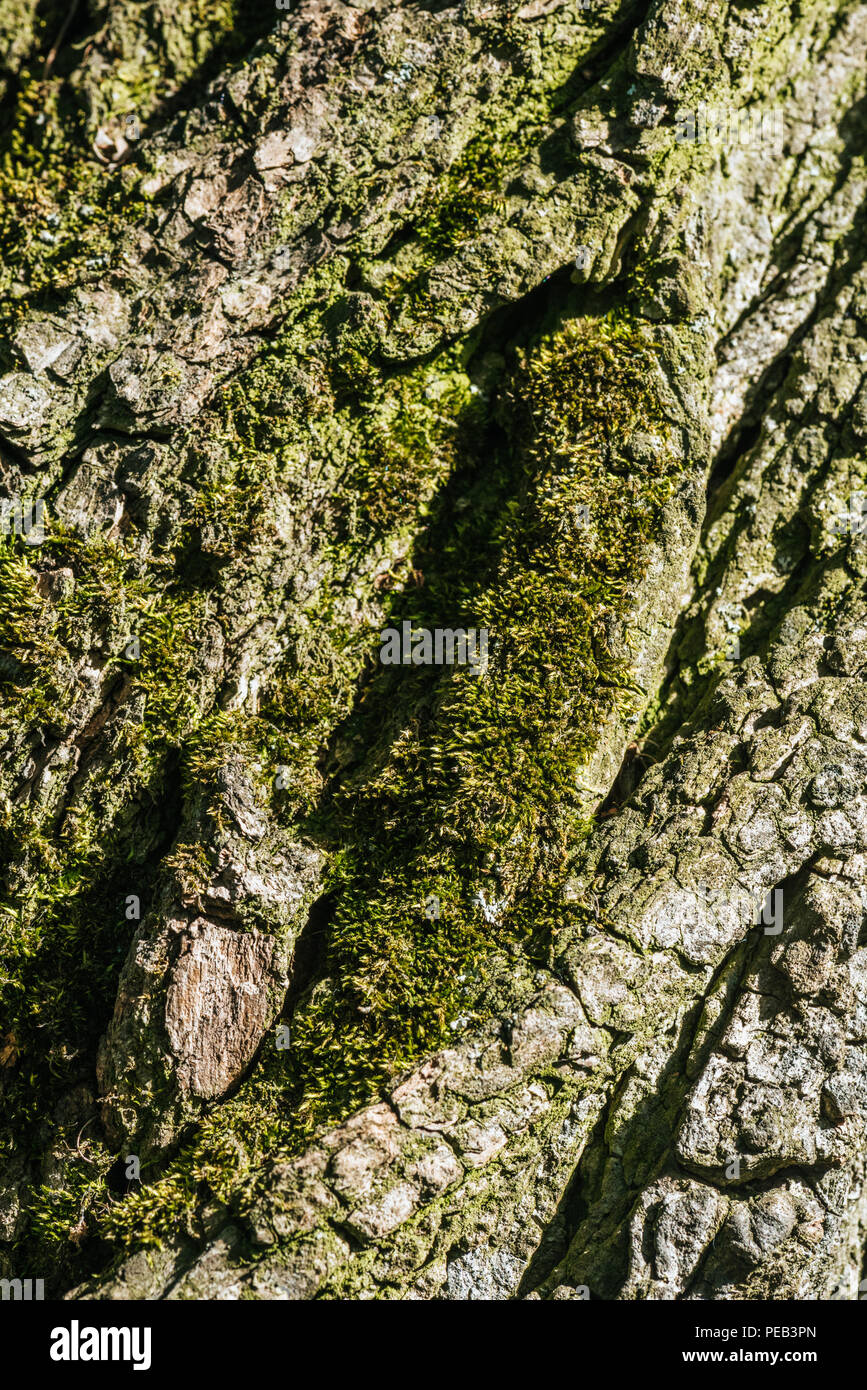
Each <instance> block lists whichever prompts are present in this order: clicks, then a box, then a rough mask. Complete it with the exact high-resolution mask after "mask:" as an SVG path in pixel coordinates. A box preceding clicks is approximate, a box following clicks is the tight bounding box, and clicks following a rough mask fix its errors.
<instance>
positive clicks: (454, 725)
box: [107, 321, 676, 1244]
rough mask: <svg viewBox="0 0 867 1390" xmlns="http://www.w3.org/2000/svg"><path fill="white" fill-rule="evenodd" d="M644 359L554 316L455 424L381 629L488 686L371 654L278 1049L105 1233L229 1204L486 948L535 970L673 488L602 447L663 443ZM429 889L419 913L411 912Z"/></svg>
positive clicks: (475, 974)
mask: <svg viewBox="0 0 867 1390" xmlns="http://www.w3.org/2000/svg"><path fill="white" fill-rule="evenodd" d="M653 351H654V350H653V347H652V344H651V343H650V342H649V340H647V339H646V338H645V337H644V336H643V334H642V333H641V332H640V331H639V330H637V329H634V328H632V327H631V326H629V324H628V323H624V322H621V323H616V322H610V321H602V322H590V323H588V322H580V321H579V322H571V323H567V324H566V325H565V326H564V327H562V328H561V329H560V330H559V331H557V332H556V333H554V334H553V335H551V336H550V337H548V338H545V339H543V340H542V341H540V342H539V343H537V344H536V345H535V347H533V348H532V349H531V350H530V351H528V352H527V353H526V354H524V355H523V356H522V357H521V358H520V360H517V361H516V362H515V363H514V366H513V367H512V369H511V370H510V371H509V372H508V374H507V376H506V379H505V380H504V382H503V383H502V388H501V390H500V392H499V398H498V400H497V401H495V402H492V403H488V411H487V420H488V426H487V429H486V430H485V431H484V432H482V430H481V422H480V421H479V420H475V421H474V422H473V428H472V431H471V432H470V434H469V436H466V437H464V438H463V439H462V449H466V452H465V453H464V452H462V453H461V458H462V459H463V462H462V463H459V465H458V467H457V470H456V471H455V473H454V475H453V476H452V477H451V480H450V482H449V483H448V485H447V486H446V487H445V488H444V490H443V492H442V494H441V495H440V496H439V497H438V498H437V499H436V501H435V502H434V503H432V504H431V505H430V506H429V515H430V522H429V527H428V529H427V531H426V532H425V533H424V534H423V537H422V539H421V541H420V542H419V543H418V545H417V547H416V550H415V552H414V554H413V557H412V567H413V571H414V573H415V574H416V579H417V580H418V578H419V577H423V581H424V582H423V584H421V586H420V587H419V586H418V583H416V586H415V587H412V588H411V589H409V590H407V591H406V592H404V593H403V594H402V595H396V596H395V597H394V598H393V599H392V601H391V605H390V606H391V614H390V621H392V622H394V623H399V622H400V621H402V620H403V619H409V620H410V621H411V622H412V623H413V625H414V626H417V627H427V628H429V629H432V628H434V627H437V626H442V627H452V628H456V627H459V626H460V627H465V628H466V627H468V626H475V627H479V626H484V627H487V628H488V629H489V633H490V650H491V667H490V669H489V671H488V674H487V675H486V676H476V675H473V674H471V673H470V672H469V671H468V670H465V669H459V668H455V669H451V670H448V671H441V670H438V669H437V668H427V667H410V668H400V669H398V670H396V671H394V670H392V669H391V668H384V667H382V666H381V665H379V664H378V662H377V661H376V659H375V655H374V656H373V660H372V663H371V666H370V668H369V670H368V675H367V678H366V679H365V681H364V683H363V685H362V687H361V691H360V694H359V696H358V698H357V700H356V704H355V708H354V710H353V712H352V714H351V716H350V718H349V719H348V720H347V721H346V722H345V724H344V725H343V727H342V729H341V735H340V746H341V748H342V750H343V751H342V753H341V756H340V759H339V763H338V765H337V766H338V768H339V771H337V777H336V780H335V781H334V782H333V783H332V784H331V788H330V790H327V792H326V795H325V797H324V799H323V800H322V803H321V806H320V808H319V810H318V811H317V812H316V814H315V815H314V816H313V817H312V818H311V820H310V821H309V823H308V829H309V830H310V831H312V832H313V833H314V834H316V835H317V836H318V837H319V838H320V839H321V840H323V841H325V842H326V843H331V844H332V845H333V846H334V847H335V852H334V854H333V858H332V864H331V869H330V874H329V879H328V890H329V894H330V895H331V899H332V901H333V904H334V906H333V915H332V918H331V921H330V923H329V925H328V929H327V937H326V940H327V946H326V959H325V962H324V965H323V975H324V976H325V979H324V980H323V981H322V982H321V983H320V984H319V985H317V986H316V987H315V988H314V989H313V990H312V991H311V992H310V994H309V995H308V996H307V997H306V998H305V999H304V1000H302V1001H301V1002H300V1004H299V1005H298V1007H297V1008H296V1009H295V1012H294V1014H293V1018H292V1023H291V1036H292V1043H291V1047H290V1048H289V1049H288V1050H287V1051H282V1052H281V1051H278V1050H277V1049H276V1047H274V1046H271V1045H266V1048H265V1050H264V1053H263V1056H262V1059H261V1061H260V1063H259V1064H258V1065H257V1067H256V1068H255V1069H254V1072H253V1074H252V1075H251V1076H250V1078H249V1079H248V1080H247V1081H246V1082H245V1083H244V1084H243V1086H242V1087H241V1089H240V1091H239V1092H238V1094H237V1095H236V1096H235V1097H233V1098H232V1099H231V1100H229V1101H227V1102H225V1103H224V1104H223V1105H221V1106H220V1107H219V1109H218V1110H217V1111H215V1112H214V1113H213V1114H211V1115H209V1116H208V1117H207V1118H205V1119H204V1121H203V1123H202V1125H201V1127H200V1129H199V1132H198V1134H197V1135H196V1137H195V1139H194V1140H193V1142H192V1144H191V1146H190V1147H188V1148H187V1149H186V1150H185V1151H184V1152H183V1153H182V1154H180V1155H179V1156H178V1158H177V1159H176V1160H175V1161H174V1162H173V1163H172V1164H171V1165H170V1167H169V1170H168V1172H167V1174H166V1175H165V1177H164V1178H163V1179H161V1180H160V1181H159V1182H157V1183H155V1184H154V1185H153V1186H151V1187H150V1188H148V1189H146V1190H145V1191H143V1192H142V1193H141V1194H138V1195H136V1196H135V1197H133V1198H131V1199H130V1200H128V1201H127V1202H125V1203H124V1204H122V1205H121V1206H118V1207H117V1208H115V1209H114V1211H113V1212H112V1214H111V1219H110V1222H109V1225H108V1228H107V1229H108V1230H109V1232H110V1234H111V1235H112V1236H114V1237H116V1238H119V1239H120V1240H121V1241H122V1242H130V1243H133V1244H135V1243H136V1242H137V1241H139V1240H140V1239H141V1238H142V1232H145V1233H146V1235H145V1238H146V1239H147V1240H155V1239H158V1238H159V1237H160V1234H161V1233H163V1234H165V1233H167V1232H168V1230H169V1229H170V1227H171V1225H172V1224H173V1223H174V1222H175V1221H176V1220H177V1219H178V1212H179V1211H180V1210H182V1209H185V1210H186V1220H188V1221H191V1222H194V1220H195V1217H194V1209H193V1208H194V1204H195V1201H196V1199H197V1196H199V1195H200V1193H201V1189H200V1187H199V1184H200V1183H201V1182H205V1183H206V1184H207V1190H209V1191H210V1192H211V1193H212V1194H213V1195H214V1196H216V1197H217V1198H218V1199H219V1200H220V1201H222V1202H225V1203H227V1204H229V1203H234V1202H237V1201H239V1200H243V1199H242V1195H241V1194H242V1193H243V1191H244V1189H245V1188H246V1187H248V1186H249V1185H250V1184H251V1183H253V1182H254V1181H255V1174H256V1170H257V1167H258V1166H259V1165H260V1163H261V1162H262V1160H263V1159H264V1157H266V1156H267V1155H269V1154H273V1153H274V1152H275V1151H285V1150H292V1149H295V1148H297V1147H298V1146H299V1145H301V1144H303V1143H304V1141H305V1140H306V1139H308V1138H309V1136H310V1135H311V1134H312V1133H313V1132H314V1131H315V1130H316V1129H318V1128H320V1127H321V1126H322V1125H325V1124H328V1123H331V1122H333V1121H335V1120H337V1119H339V1118H340V1117H341V1116H343V1115H345V1114H346V1113H348V1112H350V1111H351V1110H353V1109H355V1108H356V1107H357V1106H358V1105H360V1104H363V1103H364V1102H365V1101H368V1100H370V1099H371V1098H373V1097H374V1096H375V1095H377V1094H378V1092H379V1090H380V1088H381V1086H382V1084H383V1083H384V1081H385V1080H386V1078H387V1077H388V1076H389V1075H391V1074H393V1073H394V1072H395V1071H396V1070H398V1069H400V1068H402V1067H405V1066H406V1065H408V1064H409V1063H411V1062H412V1061H413V1060H414V1059H415V1058H417V1057H419V1056H420V1055H422V1054H423V1053H426V1052H429V1051H431V1050H433V1049H436V1048H437V1047H440V1046H442V1045H444V1044H446V1043H448V1042H449V1041H451V1040H453V1039H454V1038H455V1037H456V1036H460V1032H461V1031H462V1029H463V1028H464V1027H466V1026H467V1025H468V1024H469V1023H470V1022H471V1021H472V1019H473V1018H474V1017H475V1018H478V1017H479V1013H478V1007H479V1002H480V999H481V996H482V994H483V991H484V988H485V986H486V983H487V976H486V971H487V966H488V963H489V962H490V961H492V960H493V959H494V958H495V957H496V955H497V953H498V952H502V950H504V949H505V950H510V949H514V948H515V947H516V946H520V948H521V949H522V950H524V951H526V952H528V953H529V954H530V956H531V957H535V958H537V959H540V960H541V959H545V958H546V956H547V951H548V949H549V944H550V942H551V939H552V938H553V937H554V935H555V934H556V932H557V930H558V929H559V928H560V927H561V926H562V925H564V923H565V921H566V919H567V914H568V913H569V911H570V908H569V906H568V904H567V903H566V900H565V895H564V891H563V890H564V882H565V878H566V876H567V874H568V865H569V858H570V854H571V853H573V852H574V849H575V847H576V845H577V843H578V842H579V841H580V839H581V838H582V837H583V835H584V834H586V832H587V829H588V821H587V814H586V802H585V799H584V797H583V795H582V792H581V787H580V783H581V770H582V768H583V767H584V766H585V764H586V761H587V759H588V757H589V755H590V754H591V752H592V750H593V748H594V746H595V742H596V739H597V737H598V732H599V728H600V725H601V723H602V722H603V720H604V719H605V718H606V716H607V715H608V713H609V712H610V711H611V710H612V709H613V708H614V707H615V706H616V705H617V704H618V703H619V702H621V701H628V700H630V699H631V698H632V694H631V688H630V683H629V678H628V670H627V666H626V663H625V662H624V660H623V658H622V656H619V655H616V654H615V652H614V651H613V650H612V648H611V645H610V643H609V640H608V636H607V633H608V630H609V627H610V624H611V623H612V622H613V621H614V620H616V619H618V618H620V617H622V614H623V611H624V607H625V603H626V589H627V584H628V583H629V582H633V581H634V580H635V579H636V577H637V576H638V575H639V574H640V572H641V568H642V564H643V557H644V552H645V547H646V544H647V540H648V538H649V536H650V535H651V534H652V533H653V531H654V528H655V526H656V524H657V519H658V515H659V508H660V507H661V505H662V503H663V502H664V500H665V498H666V497H667V496H668V495H669V492H670V490H671V487H672V485H673V482H674V477H675V471H676V470H675V465H674V462H673V453H669V452H668V451H667V450H666V449H665V448H664V447H663V448H662V449H661V450H660V451H659V454H658V457H657V458H656V460H655V461H654V462H648V463H644V464H642V465H641V466H640V467H638V466H636V465H633V464H629V463H628V462H627V461H626V460H625V459H624V457H623V456H622V453H621V445H622V442H623V441H624V440H625V438H626V437H627V436H628V435H629V434H630V433H631V432H632V431H633V430H635V429H637V428H641V429H643V430H648V429H654V430H655V431H656V432H657V434H658V435H659V436H660V437H661V438H664V436H665V432H666V427H665V423H664V419H663V413H662V408H661V406H660V403H659V401H658V400H657V399H656V398H655V395H654V391H653V388H652V386H651V385H650V383H651V381H652V379H653V362H652V359H653ZM416 385H418V383H417V382H416ZM404 404H405V409H408V410H409V414H410V415H412V410H411V408H410V406H409V403H408V402H405V403H404ZM357 418H358V417H357ZM361 418H363V416H362V417H361ZM398 418H399V419H400V421H401V427H402V428H403V427H406V428H407V429H410V430H411V424H410V423H409V422H407V421H406V419H405V416H404V415H400V414H399V416H398ZM482 459H484V460H485V463H484V465H482V464H481V462H480V461H481V460H482ZM579 507H588V508H589V516H590V525H589V526H585V525H584V524H583V514H582V513H580V512H579V511H578V508H579ZM374 522H375V518H373V517H371V518H370V523H371V524H374ZM367 637H368V642H369V643H370V645H371V647H372V649H373V653H374V654H375V652H376V646H377V642H376V636H375V633H373V632H370V631H368V634H367ZM303 678H304V674H303V672H301V671H300V670H298V672H297V675H293V676H291V677H290V676H288V674H287V677H285V678H284V680H283V682H281V683H280V684H279V685H278V688H277V689H278V690H279V691H280V693H281V694H282V697H283V699H284V700H285V701H286V705H285V707H284V718H292V715H291V714H290V707H291V708H294V709H295V711H296V713H297V712H298V711H299V710H301V709H303V708H304V705H303V697H301V695H300V692H299V689H298V686H297V684H296V681H301V680H302V679H303ZM273 699H274V708H273V709H272V717H274V718H275V719H276V718H277V717H278V713H277V709H278V707H279V704H280V700H279V698H278V696H277V692H276V691H275V693H274V696H273ZM307 717H309V718H310V720H311V725H315V724H316V716H315V714H313V712H312V710H311V711H309V712H308V716H307ZM335 770H336V769H335V768H334V766H332V772H334V771H335ZM278 804H279V799H278ZM294 809H295V810H296V811H297V809H298V806H297V804H295V805H294ZM338 847H339V848H338ZM479 893H481V894H482V895H483V898H484V902H485V904H486V906H487V907H488V912H487V914H486V913H485V912H484V911H483V910H482V907H481V905H480V903H479V900H478V897H477V895H478V894H479ZM429 894H436V895H437V896H438V897H439V899H440V917H439V919H438V920H430V919H429V917H428V916H427V915H426V914H425V911H424V902H425V899H426V898H427V897H428V895H429ZM492 904H495V905H497V904H498V905H499V906H495V907H494V910H493V911H491V905H492ZM229 1153H231V1155H232V1158H231V1162H227V1155H228V1154H229ZM185 1202H186V1203H187V1204H188V1207H187V1208H185V1206H184V1204H185Z"/></svg>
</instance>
